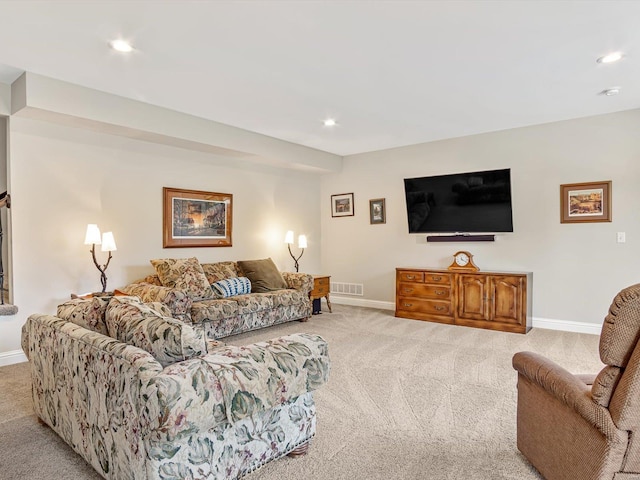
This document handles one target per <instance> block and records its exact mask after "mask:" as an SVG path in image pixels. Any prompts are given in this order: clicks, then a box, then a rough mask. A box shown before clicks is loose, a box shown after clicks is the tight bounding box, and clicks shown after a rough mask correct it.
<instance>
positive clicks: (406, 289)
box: [404, 288, 413, 293]
mask: <svg viewBox="0 0 640 480" xmlns="http://www.w3.org/2000/svg"><path fill="white" fill-rule="evenodd" d="M411 292H413V288H405V289H404V293H411Z"/></svg>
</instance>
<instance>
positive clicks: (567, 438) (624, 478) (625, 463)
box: [513, 284, 640, 480]
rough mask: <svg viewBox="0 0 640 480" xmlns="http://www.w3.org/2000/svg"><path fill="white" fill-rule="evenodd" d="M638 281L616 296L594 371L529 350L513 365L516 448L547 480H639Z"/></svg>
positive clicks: (639, 306)
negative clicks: (573, 368) (577, 371)
mask: <svg viewBox="0 0 640 480" xmlns="http://www.w3.org/2000/svg"><path fill="white" fill-rule="evenodd" d="M639 338H640V284H637V285H633V286H631V287H628V288H625V289H624V290H622V291H621V292H620V293H619V294H618V295H617V296H616V297H615V298H614V300H613V303H612V304H611V307H610V308H609V314H608V315H607V316H606V318H605V321H604V324H603V326H602V332H601V335H600V359H601V360H602V362H603V363H605V364H606V366H605V367H604V368H603V369H602V370H601V371H600V373H598V374H597V375H591V376H587V375H572V374H571V373H569V372H568V371H566V370H565V369H563V368H562V367H560V366H558V365H557V364H555V363H554V362H552V361H550V360H548V359H545V358H544V357H542V356H540V355H537V354H535V353H531V352H520V353H517V354H516V355H515V356H514V357H513V367H514V368H515V369H516V370H517V371H518V421H517V423H518V426H517V428H518V434H517V437H518V449H519V450H520V451H521V452H522V453H523V454H524V456H525V457H526V458H527V459H528V460H529V461H530V462H531V463H532V464H533V466H534V467H536V468H537V469H538V471H539V472H540V473H541V474H542V475H543V476H544V477H545V478H546V479H547V480H591V479H593V480H595V479H598V480H604V479H614V480H640V346H638V340H639Z"/></svg>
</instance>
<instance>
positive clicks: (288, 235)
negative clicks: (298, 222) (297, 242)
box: [284, 230, 293, 244]
mask: <svg viewBox="0 0 640 480" xmlns="http://www.w3.org/2000/svg"><path fill="white" fill-rule="evenodd" d="M284 243H289V244H291V243H293V230H289V231H287V233H286V235H285V236H284Z"/></svg>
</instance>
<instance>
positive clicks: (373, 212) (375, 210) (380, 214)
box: [369, 198, 387, 225]
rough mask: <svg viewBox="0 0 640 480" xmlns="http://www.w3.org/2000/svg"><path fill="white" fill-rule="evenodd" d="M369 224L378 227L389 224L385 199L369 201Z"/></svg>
mask: <svg viewBox="0 0 640 480" xmlns="http://www.w3.org/2000/svg"><path fill="white" fill-rule="evenodd" d="M369 223H370V224H371V225H377V224H380V223H387V212H386V209H385V206H384V198H374V199H373V200H369Z"/></svg>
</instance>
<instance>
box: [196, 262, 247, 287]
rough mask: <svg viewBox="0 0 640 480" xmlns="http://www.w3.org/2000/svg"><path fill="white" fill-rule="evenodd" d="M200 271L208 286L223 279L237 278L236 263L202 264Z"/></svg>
mask: <svg viewBox="0 0 640 480" xmlns="http://www.w3.org/2000/svg"><path fill="white" fill-rule="evenodd" d="M202 270H204V274H205V275H206V276H207V280H209V283H210V284H214V283H216V282H217V281H218V280H224V279H225V278H233V277H239V276H240V275H238V267H237V265H236V262H217V263H203V264H202Z"/></svg>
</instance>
